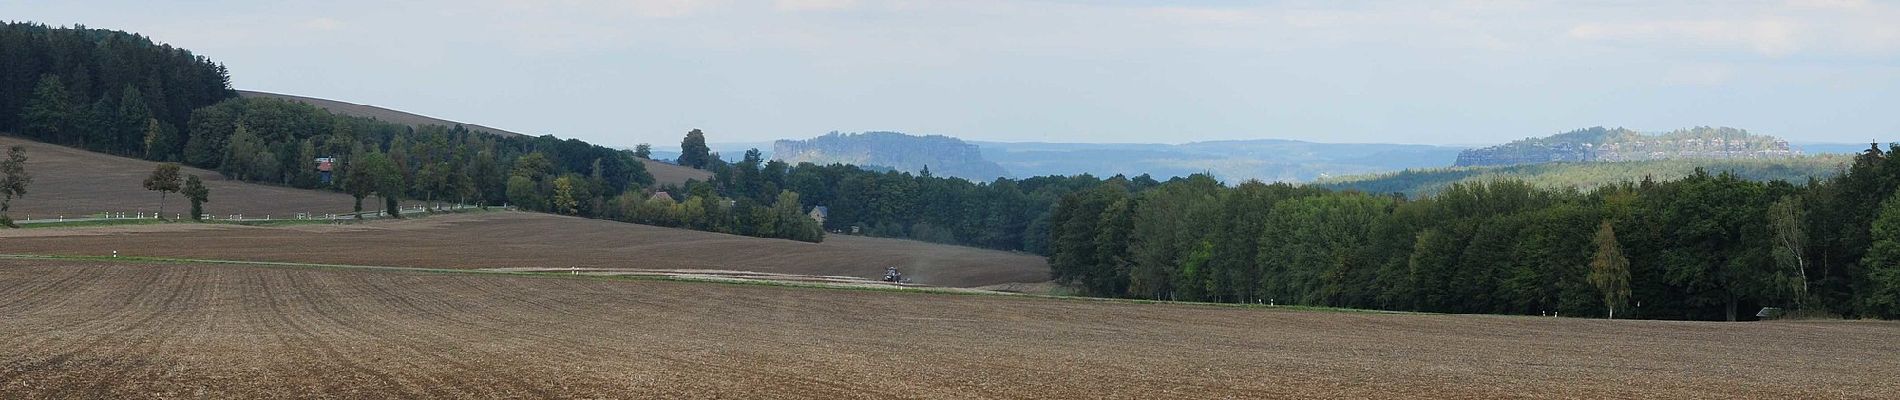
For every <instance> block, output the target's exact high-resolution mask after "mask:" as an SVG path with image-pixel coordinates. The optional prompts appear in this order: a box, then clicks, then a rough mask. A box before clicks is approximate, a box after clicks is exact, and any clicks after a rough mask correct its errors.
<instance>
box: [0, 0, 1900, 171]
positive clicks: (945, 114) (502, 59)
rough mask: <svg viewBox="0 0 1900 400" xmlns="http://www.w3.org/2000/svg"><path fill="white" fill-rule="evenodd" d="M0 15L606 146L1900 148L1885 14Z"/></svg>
mask: <svg viewBox="0 0 1900 400" xmlns="http://www.w3.org/2000/svg"><path fill="white" fill-rule="evenodd" d="M0 20H25V21H34V22H41V23H47V24H52V25H71V24H84V25H86V26H88V27H92V28H106V29H118V30H126V31H132V32H137V33H141V34H145V35H147V36H150V37H152V38H153V39H155V40H158V41H160V42H164V43H169V44H172V45H174V46H178V47H183V48H187V49H191V50H193V51H195V52H197V53H199V54H201V55H205V56H208V57H210V58H212V59H213V60H215V61H218V62H221V63H224V64H225V65H226V66H228V67H229V68H230V70H231V74H232V82H233V84H234V85H235V86H236V87H237V88H239V89H248V90H261V91H269V92H279V93H288V94H296V95H303V96H312V97H321V98H328V99H335V100H342V101H348V102H353V103H362V104H371V105H377V106H382V107H387V108H393V109H398V110H403V111H409V112H414V113H419V114H424V115H429V116H434V117H440V118H445V119H452V120H459V121H464V122H470V123H478V124H483V125H489V126H494V127H497V128H502V129H508V130H513V131H517V132H525V133H531V134H537V135H539V134H554V135H557V136H561V137H575V138H580V139H582V140H587V141H590V142H595V143H599V144H604V145H612V146H631V145H633V144H636V143H653V144H655V145H656V147H661V148H670V147H672V146H675V145H676V144H677V143H678V142H679V140H680V137H681V136H682V134H683V133H684V132H685V131H687V130H690V129H694V128H699V129H704V130H705V131H706V132H707V134H708V137H709V139H710V140H711V141H713V142H754V141H770V140H773V139H782V138H805V137H812V136H817V135H821V134H824V133H827V132H831V131H842V132H857V131H874V130H886V131H900V132H906V133H913V134H942V135H950V136H956V137H960V138H964V139H969V140H988V141H1050V142H1141V143H1148V142H1157V143H1180V142H1188V141H1200V140H1227V139H1261V138H1277V139H1298V140H1310V141H1322V142H1383V143H1422V144H1457V145H1473V144H1490V143H1497V142H1504V141H1509V140H1514V139H1521V138H1525V137H1531V136H1544V135H1549V134H1554V133H1559V132H1563V131H1568V130H1572V129H1577V128H1585V127H1590V126H1598V125H1602V126H1610V127H1616V126H1622V127H1629V128H1632V129H1637V130H1644V131H1666V130H1670V129H1675V128H1682V127H1691V126H1733V127H1739V128H1745V129H1749V130H1750V131H1753V132H1757V133H1765V134H1771V135H1777V136H1781V137H1783V138H1786V139H1789V140H1791V141H1796V142H1850V143H1864V142H1867V141H1869V140H1876V139H1877V140H1881V141H1896V140H1900V23H1894V21H1900V1H1855V0H1787V1H1784V0H1773V1H1768V0H1763V1H1743V0H1737V1H1702V0H1672V1H1639V0H1630V1H1423V0H1420V1H1220V0H1198V1H1197V0H1180V1H1133V0H1097V1H1082V0H1020V1H1001V0H946V1H919V0H882V1H880V0H754V1H746V0H622V1H592V0H551V1H521V0H459V1H400V2H388V1H347V0H346V1H324V2H272V1H179V2H149V1H132V2H89V1H88V2H81V1H45V2H42V1H18V0H0Z"/></svg>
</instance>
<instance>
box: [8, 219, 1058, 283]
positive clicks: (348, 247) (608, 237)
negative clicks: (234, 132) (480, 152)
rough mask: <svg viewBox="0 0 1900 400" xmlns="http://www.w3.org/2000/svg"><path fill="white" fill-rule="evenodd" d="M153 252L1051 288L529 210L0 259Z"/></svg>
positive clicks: (59, 240) (924, 255) (984, 273)
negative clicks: (898, 276) (887, 275)
mask: <svg viewBox="0 0 1900 400" xmlns="http://www.w3.org/2000/svg"><path fill="white" fill-rule="evenodd" d="M114 250H117V251H119V253H120V254H123V255H128V256H154V257H176V258H200V259H222V260H248V261H282V262H309V263H327V264H356V265H387V266H404V267H429V268H458V269H471V268H514V267H530V268H570V267H578V268H632V269H708V270H727V271H752V272H765V273H783V274H800V275H838V276H855V277H862V278H876V277H880V276H882V275H883V274H884V268H885V267H889V266H896V267H898V268H899V269H901V270H902V271H903V272H904V274H905V276H906V277H909V278H911V279H912V280H913V281H914V282H917V283H920V284H929V285H937V286H958V287H974V286H984V285H995V284H1002V283H1013V282H1042V281H1047V280H1049V267H1048V263H1047V262H1046V261H1044V259H1043V258H1042V257H1039V256H1035V255H1029V254H1023V253H1012V252H1004V251H995V250H984V249H977V248H970V247H959V246H947V245H939V244H931V243H924V242H917V241H910V240H895V239H877V238H867V237H861V236H849V235H829V236H826V237H825V241H824V243H805V242H796V241H790V240H779V239H760V238H753V237H745V236H734V235H725V234H717V233H708V232H698V231H690V230H684V229H671V228H661V227H653V226H646V225H638V224H629V223H622V222H613V221H602V220H592V219H584V218H574V217H562V216H556V215H549V214H538V213H525V212H484V213H469V214H450V215H438V216H429V217H424V218H416V219H410V220H402V221H371V222H365V223H358V224H349V225H301V226H288V227H249V226H233V225H207V224H162V225H135V226H114V227H95V228H39V229H16V230H0V253H11V254H58V255H108V254H111V252H112V251H114Z"/></svg>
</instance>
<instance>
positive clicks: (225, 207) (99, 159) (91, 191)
mask: <svg viewBox="0 0 1900 400" xmlns="http://www.w3.org/2000/svg"><path fill="white" fill-rule="evenodd" d="M15 144H20V145H26V147H27V149H26V154H27V162H26V168H27V172H28V173H30V174H32V175H33V184H32V185H29V186H27V193H26V197H25V198H21V199H15V200H13V207H12V208H13V209H12V212H11V214H12V215H13V218H14V219H41V218H47V219H50V218H57V217H60V216H65V217H67V218H75V217H79V216H84V215H88V214H92V213H99V212H126V213H136V212H146V213H151V212H157V211H158V205H159V196H158V192H153V191H149V190H145V188H144V187H143V185H142V184H143V183H144V182H145V177H146V176H147V175H151V173H152V169H153V168H156V167H157V166H158V163H155V162H150V161H144V160H136V159H130V158H124V157H117V156H111V155H106V154H102V153H94V152H90V151H85V150H80V149H74V148H70V147H64V146H58V145H52V144H46V143H40V142H34V141H30V140H26V139H21V138H15V137H6V136H0V149H4V148H6V147H11V146H12V145H15ZM0 151H3V150H0ZM183 172H184V174H186V175H194V174H195V175H198V177H199V178H202V179H204V180H205V185H206V186H209V187H210V188H211V202H209V203H205V212H207V213H210V214H213V215H219V216H223V215H229V214H244V215H245V216H246V217H252V216H255V217H258V218H261V217H264V216H265V215H267V214H268V215H272V216H285V215H294V214H296V213H300V212H308V213H326V214H327V213H343V212H349V211H350V209H351V206H352V203H353V202H354V199H352V198H350V196H349V195H345V194H342V193H334V192H325V191H319V190H304V189H294V188H288V187H278V186H267V185H258V184H252V183H245V182H238V181H231V180H225V179H224V177H223V176H220V175H218V173H217V172H216V171H207V170H202V169H197V168H190V167H186V168H184V170H183ZM363 204H364V205H365V206H374V205H379V204H382V200H380V199H378V198H377V197H375V196H371V197H370V198H367V199H364V200H363ZM405 204H406V203H405ZM416 204H420V203H419V202H418V203H416ZM190 211H191V203H190V202H189V201H187V200H185V198H184V196H179V195H177V194H176V193H174V194H172V195H170V196H167V197H166V200H165V213H166V214H184V213H187V212H190Z"/></svg>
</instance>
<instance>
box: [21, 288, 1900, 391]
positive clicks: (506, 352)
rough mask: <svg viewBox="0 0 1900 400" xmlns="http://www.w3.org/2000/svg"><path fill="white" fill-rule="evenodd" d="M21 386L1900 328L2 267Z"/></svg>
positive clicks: (429, 380) (1718, 377)
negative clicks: (1384, 312) (1382, 312)
mask: <svg viewBox="0 0 1900 400" xmlns="http://www.w3.org/2000/svg"><path fill="white" fill-rule="evenodd" d="M0 283H4V284H0V321H5V323H4V324H0V348H4V349H7V351H5V352H0V393H5V394H7V395H6V396H5V397H24V398H201V397H212V398H232V397H237V398H263V397H300V398H302V397H320V398H321V397H327V398H352V399H354V398H388V397H403V398H492V397H530V398H638V397H656V396H657V397H668V398H676V397H695V398H714V397H717V398H959V399H961V398H1105V397H1106V398H1312V397H1354V398H1418V397H1430V398H1503V397H1532V398H1551V397H1563V398H1655V397H1676V398H1723V399H1730V398H1775V399H1780V398H1802V399H1813V398H1878V397H1890V396H1891V395H1892V394H1894V393H1900V378H1896V377H1895V375H1894V374H1893V371H1900V356H1896V354H1900V341H1896V340H1894V339H1895V338H1896V337H1900V325H1897V324H1894V323H1882V322H1816V323H1735V324H1731V323H1689V322H1659V321H1605V320H1580V319H1557V318H1537V317H1498V316H1450V315H1416V314H1377V313H1339V312H1315V311H1293V310H1280V309H1249V308H1238V307H1220V306H1200V305H1172V304H1135V303H1127V302H1106V301H1088V300H1050V299H1034V298H1017V297H1008V296H967V295H940V294H917V293H890V292H877V291H854V290H827V289H804V288H784V287H768V286H756V285H724V284H709V283H682V282H659V281H618V280H601V279H574V278H563V277H512V276H486V275H464V274H441V273H409V272H385V271H361V270H333V269H307V268H286V267H256V266H232V265H219V266H204V265H186V264H155V265H140V264H131V263H94V262H81V261H50V260H5V259H0Z"/></svg>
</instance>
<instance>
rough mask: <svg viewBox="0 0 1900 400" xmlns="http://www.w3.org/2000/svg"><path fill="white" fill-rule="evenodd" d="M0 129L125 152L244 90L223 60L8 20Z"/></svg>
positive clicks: (135, 152)
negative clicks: (234, 88) (236, 88)
mask: <svg viewBox="0 0 1900 400" xmlns="http://www.w3.org/2000/svg"><path fill="white" fill-rule="evenodd" d="M0 93H3V94H5V95H4V96H0V132H14V133H17V134H19V135H22V136H25V137H28V138H32V139H34V140H39V141H44V142H49V143H57V144H63V145H69V146H74V147H79V148H84V149H87V150H92V151H98V152H104V153H111V154H117V155H126V156H134V157H137V156H143V155H144V154H143V153H144V150H145V147H146V146H147V143H148V142H150V141H176V140H177V138H179V137H180V134H181V133H180V132H181V131H180V130H181V129H184V127H185V124H186V122H187V121H188V120H189V119H190V118H191V114H192V111H193V110H197V109H198V108H199V107H204V106H207V105H211V104H213V103H217V102H219V101H222V100H224V99H228V98H231V97H234V96H236V92H233V91H232V90H231V85H230V77H229V76H228V74H227V73H226V72H225V69H224V66H222V65H218V64H216V63H213V62H211V60H209V59H206V58H205V57H202V56H198V55H195V54H192V53H191V52H190V51H188V50H184V49H178V48H173V47H171V46H170V45H163V44H157V43H153V42H152V40H151V39H148V38H145V37H144V36H139V35H136V34H130V33H125V32H120V31H110V30H101V29H87V28H86V27H84V26H78V27H73V28H53V27H48V26H46V25H40V24H33V23H24V22H9V23H5V24H0Z"/></svg>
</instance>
